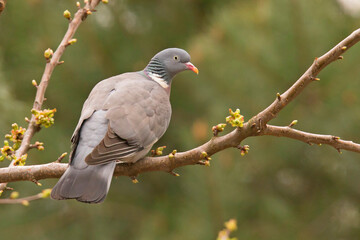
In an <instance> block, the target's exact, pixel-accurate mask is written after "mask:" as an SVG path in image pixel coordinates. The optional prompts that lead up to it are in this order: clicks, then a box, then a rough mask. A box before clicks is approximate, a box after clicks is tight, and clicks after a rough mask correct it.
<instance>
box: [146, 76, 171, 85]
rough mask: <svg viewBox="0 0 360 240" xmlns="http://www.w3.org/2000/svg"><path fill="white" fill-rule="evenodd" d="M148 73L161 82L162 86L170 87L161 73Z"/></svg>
mask: <svg viewBox="0 0 360 240" xmlns="http://www.w3.org/2000/svg"><path fill="white" fill-rule="evenodd" d="M147 74H148V76H149V77H150V78H151V79H152V80H154V81H155V82H157V83H158V84H160V86H162V87H163V88H168V87H169V85H168V84H167V82H166V81H165V80H164V79H163V78H162V77H161V76H160V75H159V74H157V73H152V72H148V73H147Z"/></svg>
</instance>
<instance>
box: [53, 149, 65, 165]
mask: <svg viewBox="0 0 360 240" xmlns="http://www.w3.org/2000/svg"><path fill="white" fill-rule="evenodd" d="M66 155H67V152H64V153H63V154H61V155H60V157H58V159H56V161H55V162H56V163H60V162H61V161H62V160H63V159H64V157H65V156H66Z"/></svg>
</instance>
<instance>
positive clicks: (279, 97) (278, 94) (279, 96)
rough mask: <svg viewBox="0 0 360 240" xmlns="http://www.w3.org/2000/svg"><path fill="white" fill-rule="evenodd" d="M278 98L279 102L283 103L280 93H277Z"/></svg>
mask: <svg viewBox="0 0 360 240" xmlns="http://www.w3.org/2000/svg"><path fill="white" fill-rule="evenodd" d="M276 98H277V100H279V101H281V95H280V93H276Z"/></svg>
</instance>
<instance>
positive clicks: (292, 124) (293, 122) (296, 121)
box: [289, 120, 298, 127]
mask: <svg viewBox="0 0 360 240" xmlns="http://www.w3.org/2000/svg"><path fill="white" fill-rule="evenodd" d="M297 123H298V120H293V121H292V122H291V123H290V125H289V127H292V126H294V125H296V124H297Z"/></svg>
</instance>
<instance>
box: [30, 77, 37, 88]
mask: <svg viewBox="0 0 360 240" xmlns="http://www.w3.org/2000/svg"><path fill="white" fill-rule="evenodd" d="M31 84H32V85H33V86H34V87H37V82H36V81H35V79H34V80H32V81H31Z"/></svg>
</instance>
